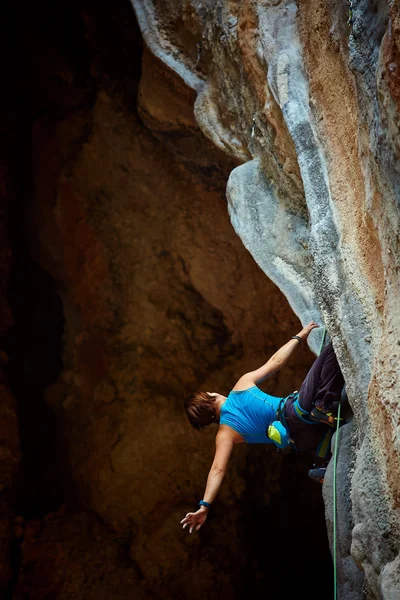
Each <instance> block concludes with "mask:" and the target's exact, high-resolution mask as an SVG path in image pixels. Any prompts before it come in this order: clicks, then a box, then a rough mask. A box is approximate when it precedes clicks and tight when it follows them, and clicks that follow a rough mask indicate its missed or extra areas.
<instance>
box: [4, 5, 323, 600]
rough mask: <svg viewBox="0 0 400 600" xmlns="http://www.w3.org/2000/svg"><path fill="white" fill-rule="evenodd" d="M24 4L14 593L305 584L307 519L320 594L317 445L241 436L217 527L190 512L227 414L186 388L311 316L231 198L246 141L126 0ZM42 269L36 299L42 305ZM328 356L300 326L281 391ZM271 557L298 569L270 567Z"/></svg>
mask: <svg viewBox="0 0 400 600" xmlns="http://www.w3.org/2000/svg"><path fill="white" fill-rule="evenodd" d="M39 8H40V10H39ZM24 9H25V10H24V11H23V19H21V21H20V34H19V35H20V37H19V42H20V44H21V48H22V55H24V56H27V57H29V66H27V65H26V63H25V69H26V72H25V73H24V76H23V77H22V83H21V85H22V90H21V92H22V93H23V94H24V97H25V98H26V99H27V102H29V119H28V123H27V136H28V137H29V152H30V162H29V173H28V171H27V172H26V173H25V177H26V178H27V181H29V186H28V187H29V190H28V192H30V193H25V194H24V197H23V198H22V199H21V204H20V209H19V210H20V213H19V214H20V217H23V223H22V231H21V236H20V238H19V239H18V241H19V242H20V243H21V244H24V245H25V246H24V248H21V256H25V258H26V261H27V262H26V264H27V265H28V267H29V268H31V269H32V271H31V274H30V275H29V276H28V273H26V272H24V273H23V274H22V276H20V283H18V282H17V283H16V287H15V290H14V296H19V303H18V307H19V309H20V310H19V311H18V310H17V304H16V305H15V306H14V310H15V314H16V316H17V315H19V317H18V322H19V323H20V325H19V327H18V328H17V330H18V332H16V331H15V330H14V341H13V344H12V347H13V348H14V355H13V357H14V361H15V362H16V363H17V364H19V363H20V362H21V360H22V359H23V360H24V361H25V362H24V364H28V365H30V372H32V371H33V372H34V373H35V374H36V377H35V378H34V379H33V382H34V383H35V385H36V386H37V387H36V388H35V389H36V392H37V393H35V394H32V397H31V398H30V399H31V403H30V406H27V404H26V403H25V404H24V403H21V404H20V406H21V411H22V413H23V415H25V416H22V417H21V419H20V422H21V423H22V424H23V427H22V431H23V448H24V450H25V456H26V457H27V458H28V460H27V459H25V465H26V473H25V488H24V490H23V498H22V502H21V503H20V506H22V509H23V512H24V514H25V522H23V523H22V527H21V528H20V529H22V533H21V531H20V530H19V531H18V534H19V536H20V537H21V536H22V544H21V557H20V565H19V567H20V568H19V573H17V575H18V581H17V582H16V585H15V591H14V596H13V597H14V598H15V599H19V598H21V599H22V598H24V599H26V598H42V597H46V596H47V597H56V598H63V599H69V598H74V599H76V598H82V599H83V598H90V597H96V598H104V599H105V598H109V597H110V594H111V593H112V594H113V597H115V598H127V597H132V594H135V595H136V596H137V597H142V596H143V597H154V598H160V597H162V598H176V597H180V596H181V597H191V598H193V599H195V598H204V597H205V596H207V597H209V598H217V597H220V596H221V595H222V596H223V597H229V598H241V597H243V596H244V595H245V594H246V593H248V592H249V590H251V591H252V592H254V593H257V594H265V593H266V590H269V592H271V593H278V592H279V591H280V592H282V585H283V586H284V588H283V589H284V592H285V593H287V594H288V595H289V594H291V593H294V591H295V590H296V589H297V585H298V584H297V581H298V578H299V577H300V576H301V574H302V571H303V563H302V562H301V561H298V563H297V564H296V565H294V566H293V567H292V569H293V573H294V575H295V576H294V577H293V578H290V579H287V580H285V579H284V577H283V573H284V569H285V564H284V563H282V561H281V553H282V552H285V551H286V539H287V536H289V535H290V536H291V537H293V538H294V539H296V540H303V542H302V543H301V545H300V547H299V542H298V541H296V543H295V548H296V553H297V554H298V555H299V556H301V555H302V553H304V549H305V548H304V544H305V542H304V540H307V544H309V546H308V545H307V546H306V547H307V548H309V552H315V553H316V554H317V556H318V559H317V560H318V564H319V570H318V575H317V580H316V581H317V582H316V583H315V586H313V588H312V589H311V590H310V591H309V598H310V600H311V599H312V598H313V597H315V598H316V597H317V595H318V597H319V589H320V587H319V586H320V585H322V586H324V589H330V586H331V585H332V577H331V576H332V572H331V571H332V566H331V561H330V555H329V550H328V544H327V540H326V531H325V523H324V520H323V503H322V496H321V490H320V488H319V487H318V486H316V485H315V484H314V483H313V482H311V481H310V480H309V479H308V478H307V470H308V468H310V466H311V463H312V461H313V460H314V458H315V457H314V456H312V455H311V456H310V455H308V454H307V453H305V455H303V456H301V457H296V458H295V457H294V456H292V455H291V454H290V453H285V452H284V453H279V454H277V453H275V451H274V449H273V448H254V447H253V448H251V449H248V448H246V447H243V448H241V447H240V448H238V449H237V452H235V454H234V457H233V459H232V464H231V465H230V470H229V473H228V474H227V476H226V480H225V482H224V487H223V489H222V491H221V494H220V496H219V500H218V503H216V506H215V510H214V512H213V517H212V518H210V521H209V524H208V526H207V528H204V529H203V530H202V531H201V534H200V535H198V536H196V537H195V536H188V535H187V532H183V531H182V530H181V528H180V526H179V521H180V520H181V518H182V516H183V514H185V512H187V511H188V510H190V509H192V508H194V507H195V506H196V504H197V502H198V500H199V498H200V496H201V495H202V493H203V491H204V484H205V480H206V476H207V473H208V469H209V466H210V463H211V460H212V456H213V439H214V435H215V431H209V432H204V433H202V434H201V435H200V434H197V433H196V432H194V431H193V430H191V429H190V427H189V424H188V422H187V420H186V417H185V415H184V412H183V406H182V405H183V399H184V398H185V397H186V395H187V394H188V393H190V392H192V391H193V390H194V389H196V388H200V389H215V390H218V391H221V393H228V391H229V389H230V387H231V386H232V385H233V384H234V383H235V381H236V380H237V378H238V377H239V376H240V375H241V374H242V373H243V372H245V371H247V370H250V369H253V368H255V367H257V366H259V364H260V361H261V362H262V361H263V360H264V359H265V358H266V357H268V356H270V355H271V354H272V353H273V352H274V351H275V350H276V349H277V348H278V347H279V346H280V345H282V344H283V343H284V342H286V341H287V339H288V338H289V337H290V336H291V335H293V334H294V333H296V332H297V331H298V329H299V328H300V326H301V325H300V322H299V319H298V317H296V315H295V314H294V313H293V312H292V310H291V307H290V305H289V303H288V302H287V300H286V299H285V297H284V296H283V295H282V293H281V292H280V291H279V289H278V287H277V286H276V285H275V284H274V283H273V282H272V281H271V280H270V279H268V278H266V277H265V275H264V273H263V271H262V270H261V269H260V267H259V266H258V265H257V264H256V262H255V261H254V259H253V258H252V256H251V254H250V253H249V252H247V250H246V249H245V247H244V246H243V243H242V241H241V240H240V239H239V237H238V236H237V235H236V233H235V231H234V229H233V227H232V224H231V222H230V220H229V215H228V210H227V200H226V197H225V188H226V182H227V180H228V177H229V174H230V173H231V172H232V170H234V169H235V168H237V167H238V165H240V164H241V163H242V162H243V160H242V158H243V157H242V158H238V157H237V156H234V155H231V156H229V155H228V156H227V154H226V151H225V150H226V149H225V148H221V147H218V146H216V145H215V143H214V141H213V140H210V139H209V138H208V137H207V136H205V135H204V133H203V132H202V130H201V128H200V127H199V124H198V122H197V120H196V118H195V116H194V108H195V104H196V93H195V92H194V91H193V88H192V87H191V86H188V85H187V82H185V81H182V79H181V77H180V75H179V73H178V74H177V73H176V71H175V70H174V69H171V68H166V67H165V64H164V62H163V61H162V60H160V58H159V57H157V56H155V55H154V53H152V52H150V50H149V48H147V47H145V48H144V49H143V56H142V42H141V35H140V32H139V29H138V27H137V25H136V21H135V18H134V13H133V10H132V7H131V6H130V4H129V3H128V2H123V1H122V0H121V2H118V3H114V6H113V9H112V10H110V9H109V7H108V8H107V7H102V6H96V5H94V4H92V3H90V2H86V3H82V4H79V3H77V4H75V3H70V2H65V3H59V4H57V6H55V5H53V4H52V3H48V2H43V4H40V5H35V6H28V5H25V6H24ZM141 69H143V71H142V77H141V79H140V86H139V88H138V82H139V78H140V75H141ZM24 252H25V253H26V255H25V254H24ZM28 259H29V260H28ZM49 278H50V279H51V283H50V282H49ZM34 281H37V282H40V285H39V286H37V287H39V288H40V289H42V292H41V293H40V292H39V293H37V294H36V296H35V307H37V310H36V311H35V310H32V311H31V312H29V311H26V313H29V315H30V316H26V315H25V316H24V314H23V305H24V301H25V298H26V297H27V295H28V294H30V293H32V290H33V282H34ZM18 286H21V287H18ZM55 293H56V295H57V298H59V299H60V301H61V306H62V316H60V313H59V309H60V307H59V306H58V304H57V302H56V301H55V299H54V298H55V296H54V294H55ZM46 301H47V302H46ZM15 302H16V300H15ZM38 313H39V314H38ZM28 319H31V320H32V321H33V322H35V324H36V325H35V330H34V332H33V334H32V337H31V338H30V340H31V341H30V343H29V344H26V343H24V341H26V339H24V328H25V326H26V325H27V324H28ZM40 325H43V326H44V328H45V330H46V331H50V332H51V334H52V336H53V337H52V338H51V340H50V341H49V343H48V344H43V345H38V344H39V340H38V335H37V328H38V327H40ZM57 336H58V338H59V339H58V342H57V339H54V338H57ZM316 340H317V341H318V338H316ZM317 341H316V342H315V343H317ZM19 347H22V348H23V349H24V353H23V355H22V357H21V355H20V354H19V353H18V352H17V351H16V349H17V348H19ZM51 352H53V354H54V361H51ZM44 355H45V356H46V361H43V357H44ZM313 359H314V353H313V352H312V351H311V350H310V349H307V348H304V349H303V350H302V352H299V353H298V354H297V355H296V357H295V358H294V360H293V362H292V364H291V365H289V366H288V367H287V369H286V370H285V372H284V373H282V374H281V375H279V376H276V377H274V378H273V379H272V380H270V381H269V382H268V391H269V392H271V393H276V394H279V395H286V394H287V393H289V392H291V391H293V389H296V388H298V387H299V386H300V384H301V381H302V379H303V378H304V376H305V374H306V372H307V370H308V368H309V366H310V364H311V362H312V360H313ZM15 380H16V381H17V382H18V381H19V382H20V385H18V386H16V389H18V390H19V391H18V395H19V396H20V395H21V394H24V393H25V392H26V390H27V387H28V385H31V384H32V379H26V372H25V371H19V370H18V369H16V371H15ZM21 390H22V391H21ZM28 417H29V418H28ZM29 422H30V425H29ZM29 458H30V460H29ZM38 465H39V466H38ZM282 491H283V494H284V495H283V498H282V496H281V492H282ZM293 498H296V506H297V510H299V511H301V512H302V514H304V517H303V518H302V519H301V520H300V521H299V519H298V518H297V513H296V512H293V511H292V505H293ZM310 507H312V510H310ZM40 510H41V511H42V512H41V513H40ZM268 536H272V537H273V538H274V539H275V540H278V541H276V542H275V548H276V552H274V553H273V554H271V552H270V548H269V547H267V548H265V539H266V537H268ZM98 547H99V548H100V550H99V551H97V548H98ZM271 569H272V570H274V571H275V572H276V573H282V576H277V577H276V579H275V580H274V581H272V582H271V581H270V577H269V574H270V571H271ZM193 582H196V585H195V586H194V585H193ZM282 582H283V583H282Z"/></svg>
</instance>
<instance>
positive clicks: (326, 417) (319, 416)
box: [310, 406, 344, 428]
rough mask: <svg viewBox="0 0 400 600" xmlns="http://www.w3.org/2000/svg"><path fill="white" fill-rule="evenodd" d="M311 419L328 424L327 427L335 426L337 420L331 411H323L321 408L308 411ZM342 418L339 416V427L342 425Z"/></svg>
mask: <svg viewBox="0 0 400 600" xmlns="http://www.w3.org/2000/svg"><path fill="white" fill-rule="evenodd" d="M310 419H311V421H315V422H316V423H325V425H329V427H333V428H336V424H337V422H338V418H337V416H336V415H335V414H334V413H333V412H331V411H324V410H322V408H317V407H316V406H314V408H313V409H312V410H311V412H310ZM343 422H344V420H343V419H342V418H340V422H339V427H340V425H343Z"/></svg>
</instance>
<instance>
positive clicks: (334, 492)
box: [318, 327, 340, 600]
mask: <svg viewBox="0 0 400 600" xmlns="http://www.w3.org/2000/svg"><path fill="white" fill-rule="evenodd" d="M325 336H326V327H324V333H323V336H322V342H321V346H320V348H319V352H318V355H319V354H321V351H322V348H323V346H324V342H325ZM339 423H340V400H339V406H338V414H337V421H336V440H335V451H334V454H333V600H336V599H337V572H336V461H337V450H338V446H339V435H338V429H339Z"/></svg>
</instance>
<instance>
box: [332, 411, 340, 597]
mask: <svg viewBox="0 0 400 600" xmlns="http://www.w3.org/2000/svg"><path fill="white" fill-rule="evenodd" d="M339 420H340V402H339V406H338V418H337V422H336V439H335V453H334V456H333V586H334V587H333V600H336V598H337V589H336V579H337V578H336V460H337V449H338V446H339V431H338V430H339Z"/></svg>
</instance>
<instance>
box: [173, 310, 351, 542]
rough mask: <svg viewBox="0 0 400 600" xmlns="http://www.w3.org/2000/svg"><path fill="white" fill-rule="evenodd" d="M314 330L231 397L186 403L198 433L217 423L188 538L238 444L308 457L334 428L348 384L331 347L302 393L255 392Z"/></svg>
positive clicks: (187, 521)
mask: <svg viewBox="0 0 400 600" xmlns="http://www.w3.org/2000/svg"><path fill="white" fill-rule="evenodd" d="M316 327H319V325H318V324H317V323H315V322H314V321H311V323H309V324H308V325H307V326H306V327H304V328H303V329H302V330H301V331H300V332H299V333H298V334H297V335H294V336H293V337H292V338H291V339H290V340H289V341H288V342H287V343H286V344H285V345H284V346H282V347H281V348H280V349H279V350H278V351H277V352H275V354H274V355H273V356H272V357H271V358H270V359H269V360H268V361H267V362H266V363H265V364H264V365H263V366H261V367H260V368H259V369H256V370H255V371H251V372H249V373H245V374H244V375H242V377H240V379H239V380H238V381H237V382H236V384H235V385H234V387H233V388H232V390H231V391H230V392H229V394H228V397H225V396H222V395H221V394H219V393H215V392H213V393H211V392H197V393H194V394H192V395H191V396H190V397H189V398H188V399H187V400H186V401H185V410H186V413H187V416H188V419H189V422H190V424H191V425H192V426H193V427H194V428H195V429H197V430H200V429H203V427H206V426H207V425H211V424H212V423H219V428H218V433H217V436H216V440H215V443H216V449H215V456H214V461H213V463H212V466H211V469H210V472H209V474H208V478H207V485H206V490H205V492H204V498H203V500H201V501H200V502H199V509H198V510H197V511H196V512H193V513H187V515H186V516H185V517H184V519H182V521H181V524H182V525H183V528H185V527H187V526H189V532H190V533H192V531H193V529H196V531H198V530H199V529H200V527H201V526H202V525H203V524H204V523H205V521H206V519H207V514H208V510H209V508H210V506H211V504H212V502H213V501H214V499H215V497H216V495H217V493H218V490H219V488H220V486H221V483H222V480H223V478H224V475H225V472H226V469H227V465H228V461H229V457H230V455H231V452H232V449H233V446H234V445H235V444H240V443H243V442H247V443H249V444H272V443H274V444H275V445H276V446H277V447H278V448H285V447H287V446H289V445H291V446H292V447H294V448H295V449H296V450H299V451H309V450H314V449H317V447H318V446H319V444H320V442H321V438H323V436H324V433H326V431H327V429H329V428H335V427H336V423H337V419H336V417H335V415H334V413H333V412H332V405H333V403H334V402H335V401H337V400H340V397H341V393H342V389H343V386H344V379H343V375H342V372H341V370H340V367H339V364H338V362H337V359H336V356H335V353H334V350H333V347H332V343H329V344H327V346H326V347H325V348H324V350H323V351H322V352H321V353H320V355H319V356H318V357H317V358H316V360H315V361H314V363H313V365H312V367H311V369H310V370H309V372H308V374H307V376H306V378H305V379H304V381H303V383H302V385H301V387H300V390H299V391H298V392H293V393H292V394H290V395H289V396H288V397H287V398H278V397H276V396H270V395H269V394H267V393H265V392H263V391H262V390H261V389H260V388H259V387H257V385H258V384H259V383H261V382H262V381H264V380H265V379H267V378H268V377H271V375H274V374H275V373H277V372H278V371H279V370H280V369H281V368H282V367H283V366H284V365H285V364H286V363H287V362H288V360H289V359H290V357H291V356H292V354H293V352H294V351H295V349H296V347H297V346H299V345H302V344H303V343H304V342H305V341H306V340H307V338H308V336H309V334H310V332H311V331H312V330H313V329H315V328H316ZM310 425H313V426H310ZM327 426H328V428H327Z"/></svg>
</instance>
